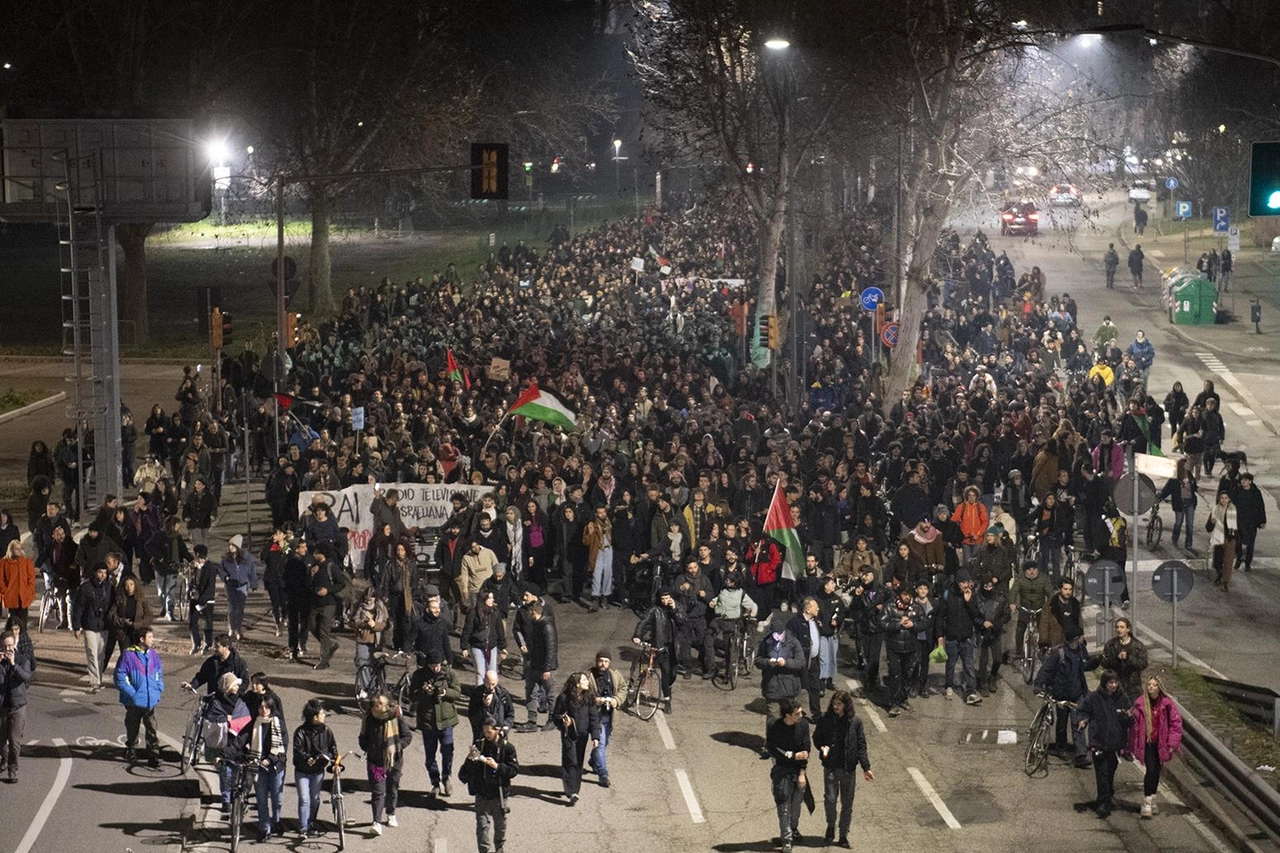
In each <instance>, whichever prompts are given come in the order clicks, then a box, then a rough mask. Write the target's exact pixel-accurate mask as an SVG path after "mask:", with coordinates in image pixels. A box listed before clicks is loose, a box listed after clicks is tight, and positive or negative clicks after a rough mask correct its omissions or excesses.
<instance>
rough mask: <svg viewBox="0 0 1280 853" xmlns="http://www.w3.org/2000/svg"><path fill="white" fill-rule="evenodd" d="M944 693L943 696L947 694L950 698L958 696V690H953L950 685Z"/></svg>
mask: <svg viewBox="0 0 1280 853" xmlns="http://www.w3.org/2000/svg"><path fill="white" fill-rule="evenodd" d="M942 695H943V696H945V697H947V698H948V699H954V698H956V692H955V691H954V690H952V689H951V688H950V687H948V688H947V689H946V690H944V691H942Z"/></svg>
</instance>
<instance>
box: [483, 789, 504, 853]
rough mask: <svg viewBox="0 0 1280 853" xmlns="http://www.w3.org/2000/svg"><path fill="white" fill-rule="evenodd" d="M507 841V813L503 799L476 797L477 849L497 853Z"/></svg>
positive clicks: (487, 852) (485, 852)
mask: <svg viewBox="0 0 1280 853" xmlns="http://www.w3.org/2000/svg"><path fill="white" fill-rule="evenodd" d="M506 841H507V812H506V809H504V808H503V804H502V797H500V796H499V797H485V796H481V795H476V847H477V849H479V851H480V853H496V851H498V850H501V849H502V846H503V845H504V844H506Z"/></svg>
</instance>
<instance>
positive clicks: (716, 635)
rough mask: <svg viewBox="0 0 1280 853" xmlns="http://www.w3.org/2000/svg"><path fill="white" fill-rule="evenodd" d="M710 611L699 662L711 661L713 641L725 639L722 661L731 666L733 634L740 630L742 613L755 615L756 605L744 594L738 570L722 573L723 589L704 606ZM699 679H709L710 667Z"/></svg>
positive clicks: (749, 615)
mask: <svg viewBox="0 0 1280 853" xmlns="http://www.w3.org/2000/svg"><path fill="white" fill-rule="evenodd" d="M707 606H709V607H710V608H711V611H712V613H713V614H715V615H714V616H713V617H712V618H711V622H710V623H709V624H708V625H707V631H706V634H705V635H703V641H702V659H703V661H714V660H715V648H716V643H717V642H718V641H720V640H722V639H723V640H724V642H725V660H726V665H727V666H728V667H730V668H732V667H733V665H734V660H733V651H734V649H733V642H732V640H733V636H734V634H735V633H736V632H737V631H739V630H741V626H742V618H743V616H747V617H750V618H752V619H754V618H755V616H756V613H757V612H758V608H757V607H756V603H755V602H754V601H752V600H751V596H749V595H747V593H746V590H744V589H742V587H741V585H740V573H738V572H731V573H726V574H725V576H724V588H723V589H721V590H720V592H719V593H718V594H717V595H716V597H715V598H713V599H711V601H710V602H709V603H708V605H707ZM702 677H703V678H710V677H711V674H710V670H704V672H703V676H702Z"/></svg>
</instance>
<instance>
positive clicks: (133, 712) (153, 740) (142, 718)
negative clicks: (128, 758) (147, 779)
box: [124, 708, 160, 757]
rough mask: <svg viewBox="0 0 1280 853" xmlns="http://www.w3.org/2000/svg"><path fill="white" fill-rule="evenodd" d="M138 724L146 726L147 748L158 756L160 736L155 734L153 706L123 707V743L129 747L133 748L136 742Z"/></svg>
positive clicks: (154, 711)
mask: <svg viewBox="0 0 1280 853" xmlns="http://www.w3.org/2000/svg"><path fill="white" fill-rule="evenodd" d="M139 726H143V727H145V728H146V731H147V750H148V751H149V752H150V753H151V754H152V755H153V756H156V757H159V754H160V736H159V735H158V734H156V710H155V708H125V709H124V745H125V746H127V747H128V748H129V749H133V745H134V744H135V743H137V742H138V727H139Z"/></svg>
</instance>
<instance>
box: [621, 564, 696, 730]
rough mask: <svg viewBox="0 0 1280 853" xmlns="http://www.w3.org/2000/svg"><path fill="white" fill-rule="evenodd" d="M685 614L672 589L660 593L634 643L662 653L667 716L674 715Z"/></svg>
mask: <svg viewBox="0 0 1280 853" xmlns="http://www.w3.org/2000/svg"><path fill="white" fill-rule="evenodd" d="M684 618H685V617H684V613H683V612H682V611H681V610H680V608H678V607H676V600H675V598H674V597H673V596H672V591H671V588H670V587H663V588H662V589H660V590H659V591H658V599H657V602H656V603H655V604H654V605H653V606H652V607H650V608H649V609H648V611H646V612H645V614H644V616H642V617H640V621H638V622H636V627H635V630H634V631H632V634H631V642H632V643H635V644H636V645H640V644H641V643H646V644H648V645H651V646H653V647H654V648H656V649H657V650H658V668H659V669H660V670H661V671H662V699H663V709H664V712H665V713H666V714H670V713H671V689H672V685H674V684H675V680H676V637H677V635H678V634H679V633H680V625H681V623H682V622H684Z"/></svg>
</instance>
